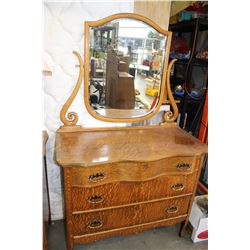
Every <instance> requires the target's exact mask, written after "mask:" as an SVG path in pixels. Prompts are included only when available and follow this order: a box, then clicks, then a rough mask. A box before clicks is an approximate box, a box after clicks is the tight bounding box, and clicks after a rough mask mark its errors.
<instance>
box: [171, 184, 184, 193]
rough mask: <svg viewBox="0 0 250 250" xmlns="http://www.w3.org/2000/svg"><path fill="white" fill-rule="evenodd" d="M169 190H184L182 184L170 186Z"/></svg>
mask: <svg viewBox="0 0 250 250" xmlns="http://www.w3.org/2000/svg"><path fill="white" fill-rule="evenodd" d="M171 189H172V190H174V191H181V190H183V189H184V185H183V184H182V183H175V184H173V185H172V186H171Z"/></svg>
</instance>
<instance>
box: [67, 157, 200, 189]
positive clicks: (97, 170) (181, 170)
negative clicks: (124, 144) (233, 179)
mask: <svg viewBox="0 0 250 250" xmlns="http://www.w3.org/2000/svg"><path fill="white" fill-rule="evenodd" d="M197 163H198V158H197V157H172V158H167V159H163V160H158V161H153V162H146V163H136V162H121V163H109V164H102V165H98V166H92V167H89V168H86V167H73V168H72V185H76V186H82V185H84V186H96V185H101V184H104V183H109V182H113V181H145V180H148V179H151V178H154V177H156V176H159V175H162V174H170V175H171V174H175V175H176V174H187V173H191V172H193V171H196V170H197V169H198V164H197Z"/></svg>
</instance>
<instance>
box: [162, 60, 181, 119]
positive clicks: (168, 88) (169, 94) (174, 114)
mask: <svg viewBox="0 0 250 250" xmlns="http://www.w3.org/2000/svg"><path fill="white" fill-rule="evenodd" d="M176 61H177V59H173V60H171V62H170V63H169V66H168V71H167V86H166V92H167V95H166V96H167V98H168V99H169V101H170V105H171V107H172V109H173V112H172V111H167V112H165V113H164V120H165V122H167V123H171V122H174V121H175V120H176V118H177V116H178V107H177V105H176V102H175V100H174V97H173V94H172V91H171V86H170V72H171V68H172V67H173V65H174V63H175V62H176Z"/></svg>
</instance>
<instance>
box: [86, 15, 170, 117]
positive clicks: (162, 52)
mask: <svg viewBox="0 0 250 250" xmlns="http://www.w3.org/2000/svg"><path fill="white" fill-rule="evenodd" d="M171 35H172V33H171V32H169V31H166V30H164V29H162V28H161V27H159V26H158V25H157V24H155V23H154V22H152V21H151V20H150V19H148V18H146V17H143V16H140V15H137V14H131V13H123V14H117V15H112V16H109V17H107V18H104V19H101V20H99V21H94V22H93V21H91V22H85V48H84V49H85V50H84V101H85V105H86V107H87V110H88V112H89V113H90V114H91V115H92V116H94V117H95V118H97V119H99V120H102V121H110V122H136V121H142V120H145V119H148V118H150V117H151V116H153V115H154V114H156V113H157V111H158V110H159V108H160V105H161V104H162V102H163V99H164V98H166V96H164V92H165V82H166V73H167V67H168V59H169V50H170V43H171Z"/></svg>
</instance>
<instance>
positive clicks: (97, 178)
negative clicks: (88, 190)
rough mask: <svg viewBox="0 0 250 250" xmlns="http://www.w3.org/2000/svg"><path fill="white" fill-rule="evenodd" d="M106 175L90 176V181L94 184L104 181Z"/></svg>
mask: <svg viewBox="0 0 250 250" xmlns="http://www.w3.org/2000/svg"><path fill="white" fill-rule="evenodd" d="M105 176H106V175H105V174H104V173H96V174H92V175H90V176H89V180H90V181H94V182H97V181H101V180H102V179H104V178H105Z"/></svg>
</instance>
